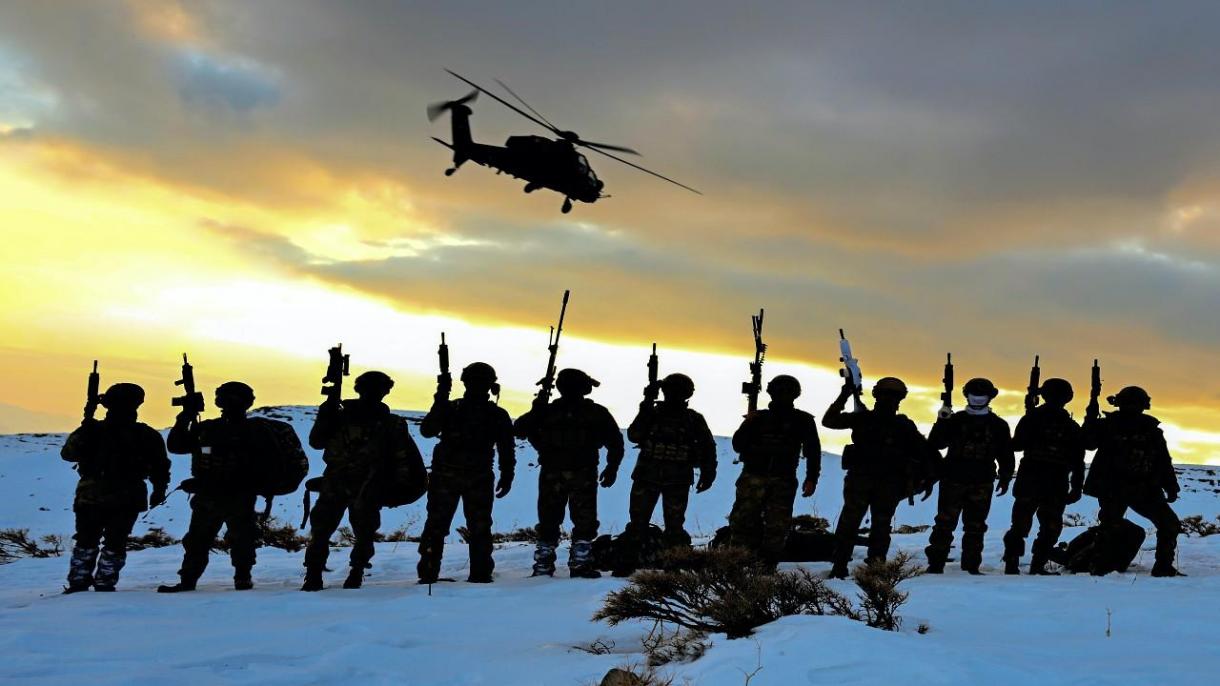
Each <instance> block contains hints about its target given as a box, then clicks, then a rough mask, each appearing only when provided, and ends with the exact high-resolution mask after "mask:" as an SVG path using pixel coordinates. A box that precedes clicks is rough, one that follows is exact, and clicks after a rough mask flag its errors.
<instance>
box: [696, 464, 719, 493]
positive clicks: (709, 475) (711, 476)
mask: <svg viewBox="0 0 1220 686" xmlns="http://www.w3.org/2000/svg"><path fill="white" fill-rule="evenodd" d="M715 481H716V472H713V471H710V470H707V469H701V470H699V483H697V484H695V493H702V492H704V491H706V490H707V489H709V488H711V487H712V483H713V482H715Z"/></svg>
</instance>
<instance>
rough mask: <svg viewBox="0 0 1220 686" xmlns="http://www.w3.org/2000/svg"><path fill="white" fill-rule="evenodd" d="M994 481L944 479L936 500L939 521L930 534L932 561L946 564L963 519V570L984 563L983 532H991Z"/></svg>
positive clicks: (930, 562)
mask: <svg viewBox="0 0 1220 686" xmlns="http://www.w3.org/2000/svg"><path fill="white" fill-rule="evenodd" d="M992 488H993V483H992V482H991V481H984V482H982V483H958V482H954V481H942V482H940V496H939V497H938V498H937V501H936V522H935V524H933V525H932V535H930V536H929V537H928V547H927V548H926V549H925V552H926V553H927V554H928V562H929V564H944V562H945V560H946V559H948V557H949V549H950V548H951V547H953V532H954V531H955V530H956V529H957V521H958V519H961V520H962V560H961V565H962V569H974V568H977V567H978V566H979V565H980V564H982V562H983V534H985V533H987V514H988V513H990V512H991V491H992Z"/></svg>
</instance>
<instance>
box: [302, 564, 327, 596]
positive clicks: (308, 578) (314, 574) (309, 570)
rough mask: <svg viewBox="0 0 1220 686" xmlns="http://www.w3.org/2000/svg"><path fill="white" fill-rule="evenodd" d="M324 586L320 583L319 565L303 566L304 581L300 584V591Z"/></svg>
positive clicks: (320, 571) (313, 589)
mask: <svg viewBox="0 0 1220 686" xmlns="http://www.w3.org/2000/svg"><path fill="white" fill-rule="evenodd" d="M323 588H325V585H324V584H323V583H322V568H321V567H306V568H305V583H303V584H301V590H302V591H320V590H322V589H323Z"/></svg>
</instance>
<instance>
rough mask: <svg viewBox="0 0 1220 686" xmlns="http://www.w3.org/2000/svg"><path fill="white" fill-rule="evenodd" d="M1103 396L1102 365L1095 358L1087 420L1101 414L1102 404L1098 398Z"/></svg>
mask: <svg viewBox="0 0 1220 686" xmlns="http://www.w3.org/2000/svg"><path fill="white" fill-rule="evenodd" d="M1100 397H1101V366H1099V365H1098V364H1097V360H1093V373H1092V377H1091V378H1090V379H1089V405H1088V407H1086V408H1085V411H1084V418H1085V421H1088V420H1090V419H1097V418H1098V417H1100V416H1101V405H1100V404H1099V403H1098V402H1097V399H1098V398H1100Z"/></svg>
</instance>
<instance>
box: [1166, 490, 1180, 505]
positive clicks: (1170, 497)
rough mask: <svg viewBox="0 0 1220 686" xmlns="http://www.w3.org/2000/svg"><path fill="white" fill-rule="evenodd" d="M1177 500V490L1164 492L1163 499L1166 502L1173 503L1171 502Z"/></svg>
mask: <svg viewBox="0 0 1220 686" xmlns="http://www.w3.org/2000/svg"><path fill="white" fill-rule="evenodd" d="M1177 500H1178V492H1177V491H1170V492H1168V493H1166V494H1165V501H1166V502H1170V503H1173V502H1177Z"/></svg>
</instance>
